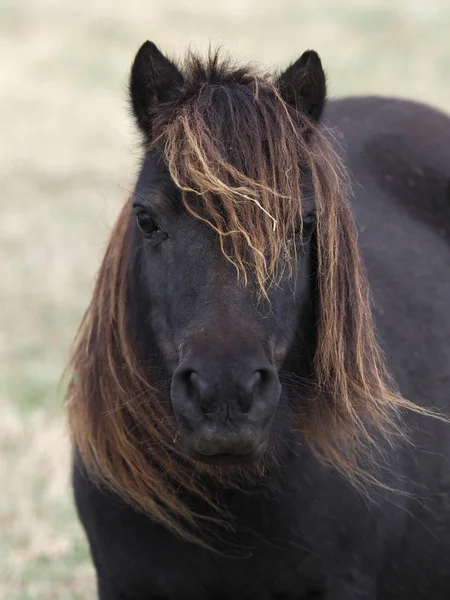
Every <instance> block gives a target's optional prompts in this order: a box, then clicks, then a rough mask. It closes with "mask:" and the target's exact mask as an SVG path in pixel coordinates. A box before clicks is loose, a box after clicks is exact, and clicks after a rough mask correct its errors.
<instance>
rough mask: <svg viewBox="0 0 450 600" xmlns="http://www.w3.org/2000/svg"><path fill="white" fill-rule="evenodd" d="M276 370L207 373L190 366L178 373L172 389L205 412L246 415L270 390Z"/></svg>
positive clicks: (263, 368)
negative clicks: (224, 411)
mask: <svg viewBox="0 0 450 600" xmlns="http://www.w3.org/2000/svg"><path fill="white" fill-rule="evenodd" d="M275 379H277V374H276V370H275V369H274V368H272V367H267V366H265V367H262V368H259V369H256V370H251V369H245V368H237V369H234V370H233V371H231V372H225V373H223V372H219V373H215V374H213V373H205V372H201V371H198V370H194V369H193V368H190V367H188V366H185V367H182V368H179V369H177V370H176V372H175V373H174V378H173V383H172V389H174V388H175V389H177V391H178V394H180V393H181V394H182V395H183V396H184V399H185V400H186V401H188V402H190V403H192V404H193V405H194V406H195V407H196V408H197V409H198V411H199V412H200V413H201V414H204V415H208V414H209V415H213V414H214V413H218V412H220V411H223V410H225V409H226V410H227V411H228V413H231V414H233V415H246V414H248V413H249V412H250V410H251V409H252V406H253V405H254V403H255V401H257V400H263V399H264V396H265V395H266V394H267V393H268V392H270V388H271V387H272V386H273V383H274V380H275Z"/></svg>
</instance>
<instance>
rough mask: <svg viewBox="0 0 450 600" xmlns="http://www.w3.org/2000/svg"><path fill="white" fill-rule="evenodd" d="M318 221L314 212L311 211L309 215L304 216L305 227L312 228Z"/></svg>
mask: <svg viewBox="0 0 450 600" xmlns="http://www.w3.org/2000/svg"><path fill="white" fill-rule="evenodd" d="M315 221H316V215H315V214H314V213H310V214H309V215H305V216H304V217H303V227H308V228H311V227H312V226H313V225H314V223H315Z"/></svg>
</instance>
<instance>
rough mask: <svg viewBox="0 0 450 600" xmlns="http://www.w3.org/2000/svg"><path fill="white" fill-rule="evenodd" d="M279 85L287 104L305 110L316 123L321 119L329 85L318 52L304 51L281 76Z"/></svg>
mask: <svg viewBox="0 0 450 600" xmlns="http://www.w3.org/2000/svg"><path fill="white" fill-rule="evenodd" d="M277 86H278V89H279V90H280V93H281V96H282V97H283V100H284V101H285V102H286V103H287V104H289V105H290V106H293V107H294V108H296V109H297V110H301V111H303V112H305V113H306V114H307V115H308V117H309V118H310V119H311V120H312V121H314V122H315V123H317V122H318V121H319V119H320V117H321V116H322V112H323V109H324V106H325V99H326V94H327V86H326V79H325V73H324V71H323V68H322V63H321V61H320V58H319V55H318V54H317V52H314V50H307V51H306V52H304V53H303V54H302V55H301V56H300V58H299V59H298V60H296V61H295V63H293V64H292V65H291V66H290V67H288V68H287V69H286V71H284V73H282V74H281V75H280V76H279V78H278V81H277Z"/></svg>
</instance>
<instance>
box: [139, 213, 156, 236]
mask: <svg viewBox="0 0 450 600" xmlns="http://www.w3.org/2000/svg"><path fill="white" fill-rule="evenodd" d="M136 223H137V226H138V227H139V229H140V230H141V231H142V233H144V234H145V235H150V234H152V233H154V232H155V231H158V226H157V225H156V223H155V220H154V219H153V217H151V216H150V215H149V214H148V213H147V212H144V211H141V212H139V213H138V214H137V215H136Z"/></svg>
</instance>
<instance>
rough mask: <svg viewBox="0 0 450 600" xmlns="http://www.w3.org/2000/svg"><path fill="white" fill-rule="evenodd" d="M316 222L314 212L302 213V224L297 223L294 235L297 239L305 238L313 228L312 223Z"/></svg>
mask: <svg viewBox="0 0 450 600" xmlns="http://www.w3.org/2000/svg"><path fill="white" fill-rule="evenodd" d="M315 222H316V215H315V213H310V214H308V215H304V216H303V225H302V223H299V224H298V225H297V227H296V228H295V237H296V238H297V239H303V240H304V239H305V238H306V239H307V238H308V237H309V236H310V234H311V233H312V230H313V229H314V225H315Z"/></svg>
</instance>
